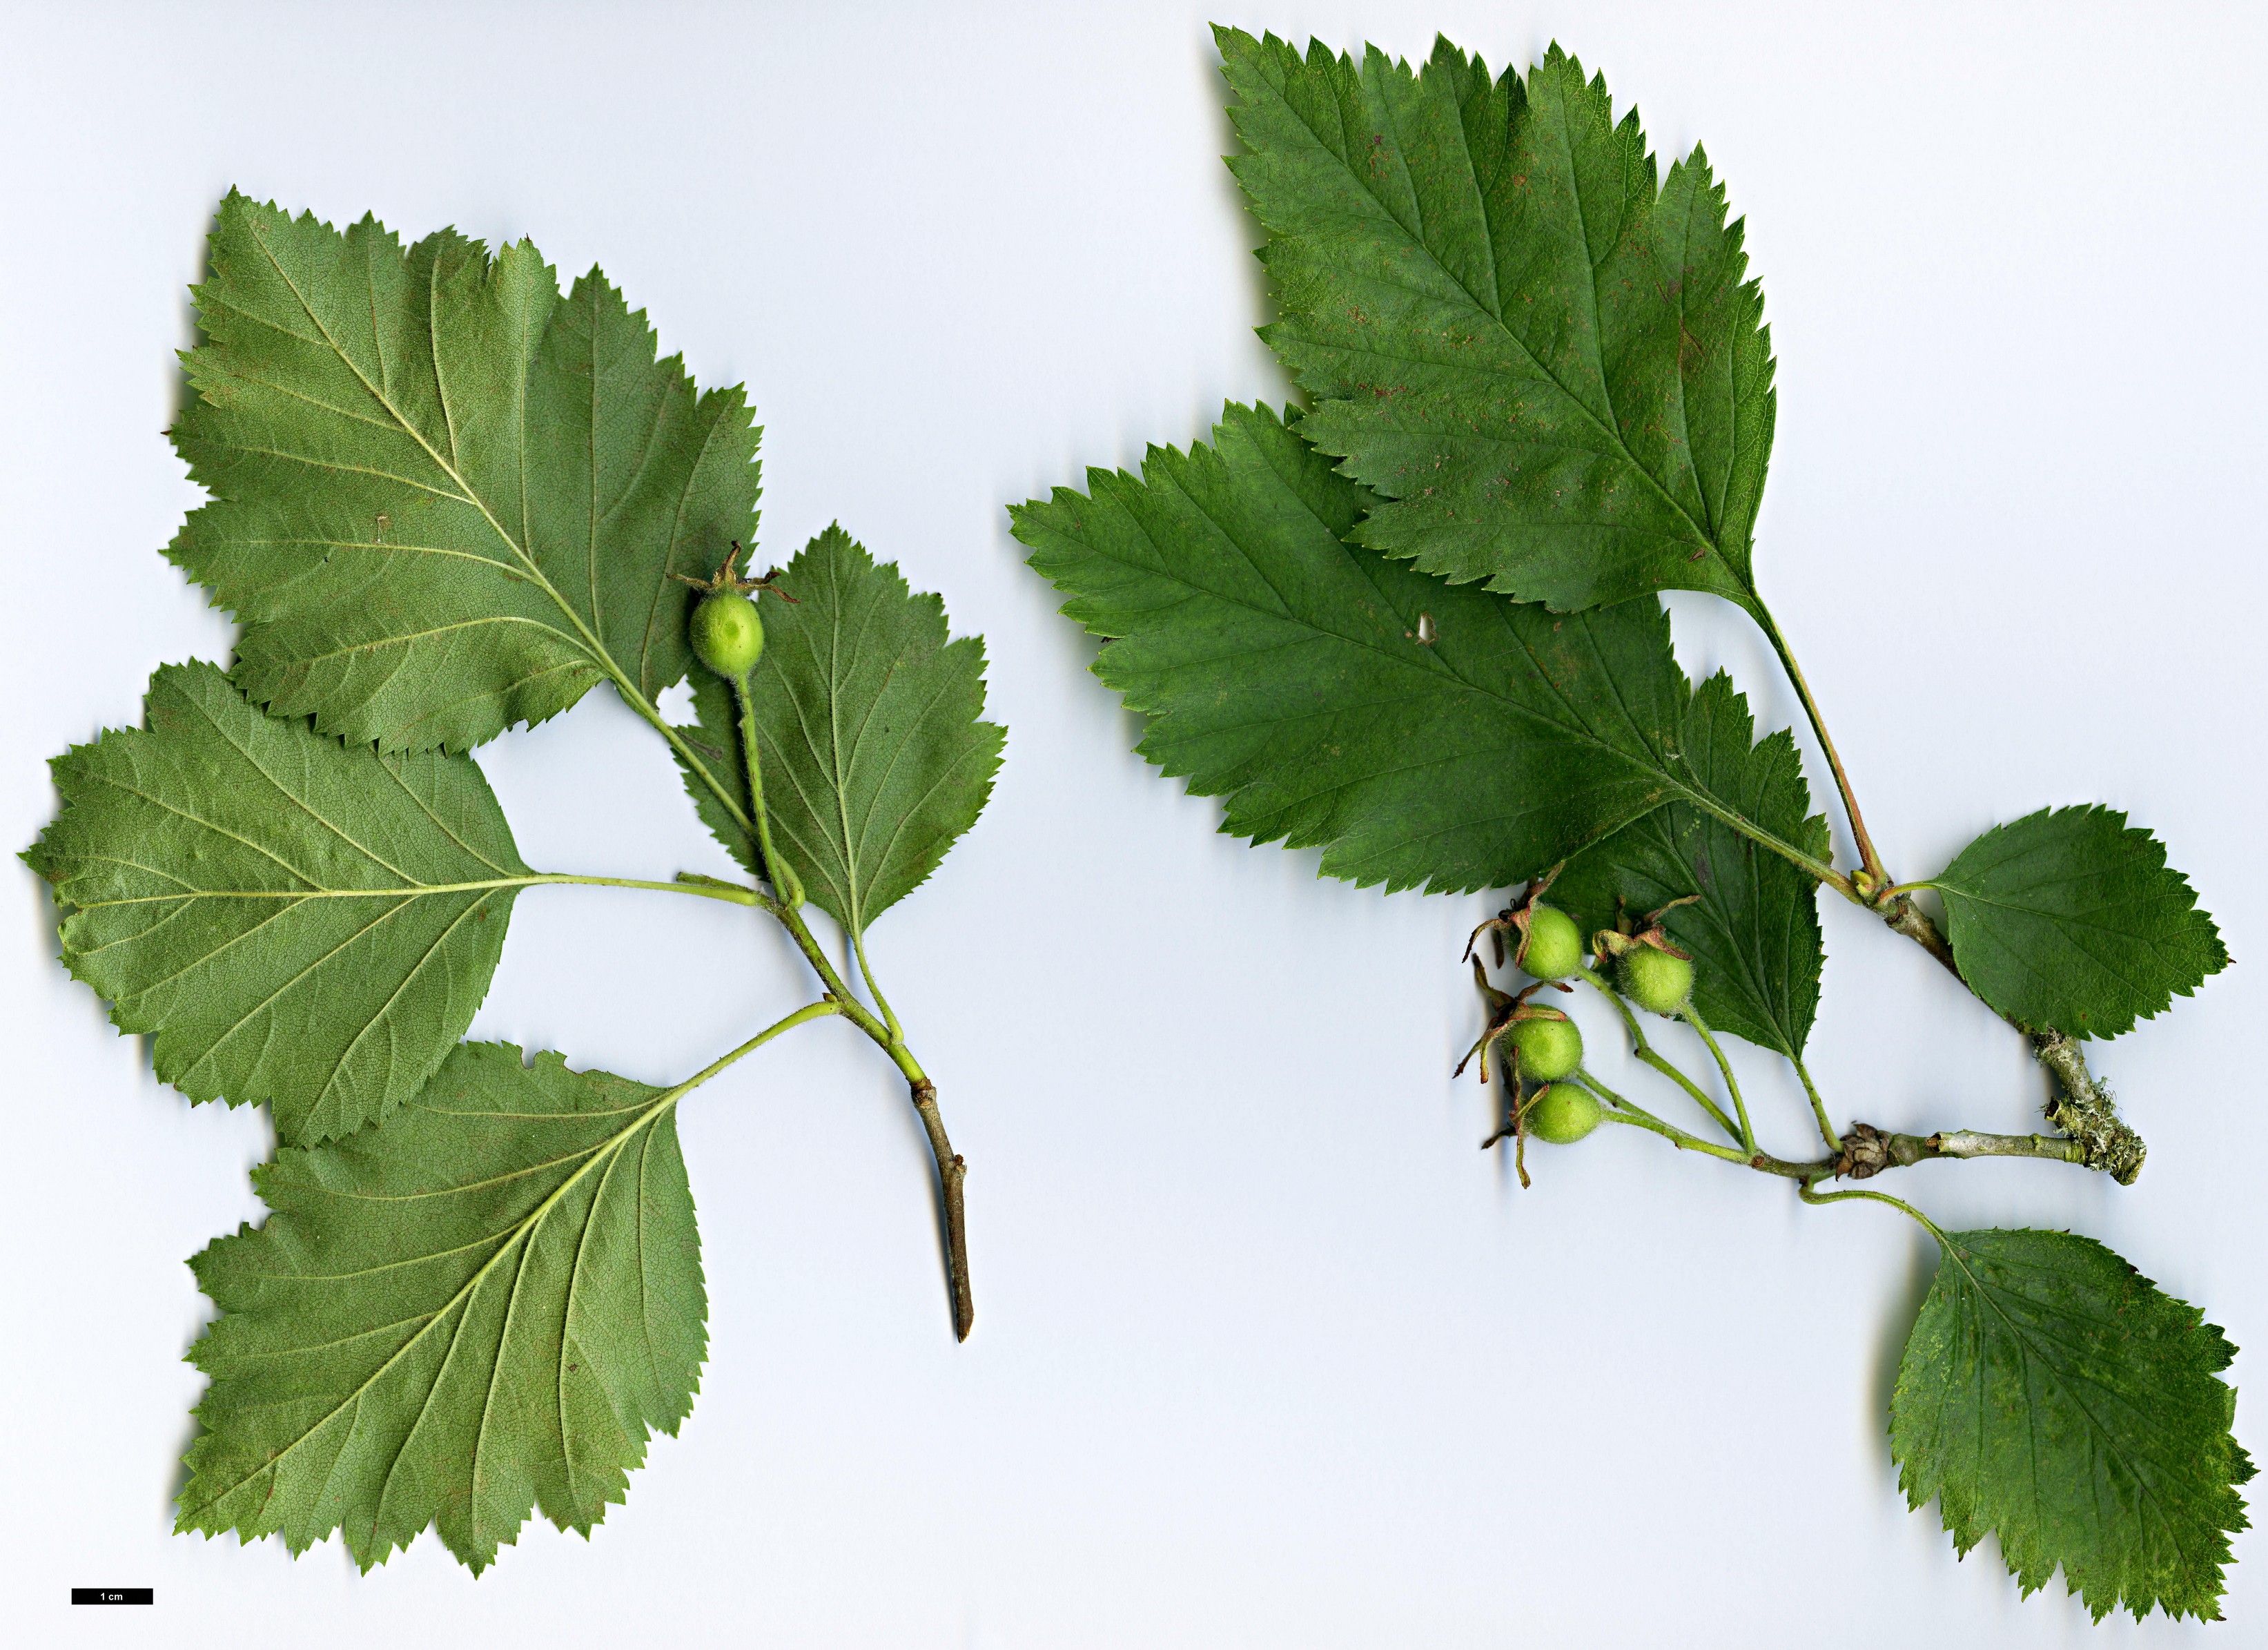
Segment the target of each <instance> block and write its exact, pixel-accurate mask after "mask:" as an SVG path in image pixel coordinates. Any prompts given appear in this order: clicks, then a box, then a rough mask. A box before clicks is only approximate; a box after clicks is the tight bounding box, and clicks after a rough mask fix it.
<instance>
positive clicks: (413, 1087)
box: [24, 663, 536, 1142]
mask: <svg viewBox="0 0 2268 1650" xmlns="http://www.w3.org/2000/svg"><path fill="white" fill-rule="evenodd" d="M145 719H146V721H147V724H148V726H147V727H146V728H145V729H126V730H123V731H120V730H113V731H111V732H108V733H104V734H103V735H102V737H101V738H100V739H99V740H96V741H95V742H94V743H93V744H92V745H81V746H78V747H77V748H73V749H72V750H70V751H69V752H68V753H66V754H65V755H62V756H58V757H57V758H55V762H54V764H53V765H54V770H55V787H56V789H57V790H58V791H59V792H61V793H62V795H63V804H64V806H63V812H62V814H60V815H58V816H57V818H56V819H55V822H54V823H53V824H52V825H50V826H49V827H48V829H47V831H46V833H45V834H44V835H43V836H41V837H40V840H39V842H38V843H36V844H34V845H33V848H32V849H31V850H30V851H28V852H27V853H26V855H25V856H24V857H25V858H26V861H28V862H29V863H30V865H31V866H32V868H33V870H35V871H37V872H38V873H40V875H41V876H44V877H46V878H47V879H48V880H49V881H50V882H52V883H54V885H55V897H56V899H57V900H58V901H59V902H62V903H63V905H64V906H66V907H67V908H70V910H69V915H68V916H67V917H65V919H64V922H63V961H64V962H65V963H66V964H67V965H68V966H69V967H70V970H71V972H72V973H74V974H76V975H77V976H78V977H79V978H80V979H82V980H85V982H86V983H88V984H89V985H91V986H92V987H93V988H94V989H95V991H97V992H99V994H101V995H102V996H104V997H107V998H110V999H111V1001H112V1002H113V1004H114V1007H113V1009H112V1012H111V1018H112V1020H113V1021H114V1023H115V1024H116V1025H117V1027H118V1028H119V1029H120V1030H121V1031H128V1032H144V1033H150V1034H153V1035H154V1037H155V1042H154V1043H153V1045H152V1051H151V1052H152V1060H153V1063H154V1064H155V1065H156V1068H157V1072H158V1076H159V1077H161V1078H163V1079H165V1080H166V1082H169V1083H172V1084H173V1085H174V1086H176V1087H178V1088H180V1090H181V1091H182V1093H184V1094H187V1095H188V1097H189V1098H190V1099H191V1100H193V1101H209V1100H217V1099H222V1098H225V1099H226V1100H227V1101H228V1102H229V1103H230V1104H232V1105H237V1106H244V1105H252V1104H255V1103H258V1102H260V1101H267V1102H269V1104H271V1105H273V1106H274V1108H275V1112H276V1131H277V1132H278V1133H279V1134H280V1135H281V1136H282V1137H283V1138H284V1139H285V1140H288V1141H294V1142H305V1141H314V1140H322V1139H326V1138H330V1137H332V1136H334V1135H341V1134H345V1133H348V1132H350V1131H352V1130H355V1129H357V1128H359V1127H361V1126H362V1125H363V1124H364V1123H368V1122H370V1121H371V1120H372V1119H373V1118H377V1117H380V1116H385V1115H386V1114H387V1112H388V1111H391V1110H392V1109H394V1108H395V1107H396V1106H398V1105H400V1104H401V1102H402V1101H405V1100H408V1099H409V1097H410V1096H412V1095H414V1094H416V1092H417V1091H418V1089H419V1088H421V1087H422V1086H423V1085H424V1082H425V1079H427V1078H429V1077H431V1075H432V1074H433V1072H434V1071H435V1069H436V1068H437V1067H438V1066H439V1065H440V1064H441V1062H442V1060H443V1058H444V1057H446V1056H447V1054H448V1052H449V1050H450V1049H451V1048H452V1047H453V1046H454V1044H455V1043H456V1041H457V1039H458V1038H460V1037H461V1036H462V1035H464V1033H465V1028H466V1026H467V1025H468V1024H469V1023H470V1022H471V1020H472V1018H473V1012H474V1010H475V1009H476V1008H478V1007H479V1006H480V1003H481V998H482V997H483V996H485V995H486V994H487V992H488V988H489V979H490V976H491V975H493V974H494V973H495V972H496V965H497V955H498V954H499V953H501V952H502V950H503V948H504V926H505V924H506V923H507V921H508V920H509V919H510V917H511V915H512V899H513V896H514V895H515V893H516V892H517V891H518V889H519V888H522V887H525V886H526V885H527V884H528V883H529V882H531V881H533V880H536V873H534V872H531V871H530V870H529V869H528V868H527V866H526V865H525V864H523V863H522V862H521V860H520V858H519V851H518V850H517V849H515V848H514V847H513V846H512V832H511V829H509V828H508V827H507V826H506V825H505V823H504V813H503V811H502V810H501V809H500V808H498V807H497V801H496V798H495V796H494V795H492V794H491V793H490V790H489V787H488V782H487V781H486V780H485V779H483V778H482V777H481V770H479V769H478V768H477V767H475V765H474V763H473V761H472V758H471V757H469V756H462V755H457V756H451V755H443V754H442V753H440V752H438V751H427V752H413V753H406V754H400V753H398V754H394V755H379V753H378V752H376V751H374V750H372V749H371V748H368V747H345V748H342V747H341V746H340V745H339V743H338V742H337V741H336V740H329V739H326V738H324V737H323V736H322V735H320V733H315V732H314V731H313V729H311V728H310V727H309V726H307V724H306V721H304V720H300V719H293V720H290V721H286V720H283V719H281V718H275V717H270V716H265V715H262V714H261V711H260V709H259V707H258V706H256V705H254V704H252V703H248V702H247V700H246V699H245V697H244V696H243V695H242V694H240V693H239V692H238V691H237V690H236V689H235V688H233V687H232V686H231V685H230V683H229V681H228V679H227V678H226V677H225V676H223V675H222V674H220V672H219V671H218V670H217V669H216V668H214V667H212V666H210V665H205V664H195V663H193V664H188V665H169V666H167V667H165V668H164V669H162V670H160V671H158V674H157V675H156V676H155V677H153V678H152V679H151V683H150V694H149V698H148V701H147V707H146V716H145Z"/></svg>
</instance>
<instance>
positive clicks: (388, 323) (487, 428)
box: [168, 192, 756, 750]
mask: <svg viewBox="0 0 2268 1650" xmlns="http://www.w3.org/2000/svg"><path fill="white" fill-rule="evenodd" d="M210 260H211V277H210V279H209V280H208V281H206V283H205V284H203V286H201V287H199V288H198V289H197V290H196V299H197V312H198V318H199V320H200V321H201V323H202V324H203V328H204V335H205V342H204V343H203V344H202V345H200V346H199V347H198V348H197V349H195V350H191V351H189V352H188V355H187V356H186V357H184V358H185V360H186V363H187V365H188V376H189V382H190V384H191V386H192V387H194V388H195V391H196V394H195V396H194V397H193V398H192V399H191V400H190V402H189V404H188V407H187V408H186V409H184V411H183V412H182V415H181V417H180V422H179V423H178V424H176V425H175V426H174V430H173V440H174V445H175V446H176V447H178V448H179V450H180V453H181V456H182V457H183V458H184V459H185V460H188V465H189V474H190V475H191V476H192V477H193V478H194V479H195V480H196V481H197V482H201V483H203V485H204V486H205V487H207V488H208V489H210V490H211V492H212V495H213V498H212V502H211V503H210V504H208V505H204V506H203V508H202V509H200V510H197V511H196V512H194V513H193V514H192V515H191V516H190V517H189V519H188V524H187V525H186V526H185V527H183V528H182V530H181V533H180V536H179V537H178V538H176V539H175V540H174V541H173V546H172V548H171V549H170V550H169V551H168V554H169V555H171V556H172V557H173V560H174V561H176V562H178V563H179V564H180V565H181V566H182V567H184V568H186V569H187V570H188V571H189V573H190V574H191V575H192V576H193V577H194V578H196V579H198V580H199V581H200V582H202V583H203V584H205V585H206V586H210V589H211V591H212V593H213V599H214V600H215V601H216V602H217V603H218V604H220V605H221V606H224V607H226V608H232V609H233V610H234V611H235V613H236V614H237V615H238V617H239V618H240V619H241V620H242V621H243V622H244V636H243V639H242V641H241V643H240V644H239V649H238V653H237V670H236V676H237V680H238V681H239V682H240V683H242V684H243V686H244V687H245V688H246V689H247V690H248V691H249V692H250V693H251V695H252V696H253V697H254V698H255V699H257V700H259V701H260V702H261V703H264V704H267V705H268V706H269V708H271V709H272V710H274V711H276V712H278V713H279V714H285V715H294V716H298V715H307V714H312V715H313V717H314V718H315V723H316V726H318V727H319V728H320V729H321V730H322V731H323V732H325V733H336V734H339V735H341V736H342V737H343V738H345V739H347V740H350V741H353V742H357V743H360V742H365V741H375V742H377V743H378V744H379V745H380V746H382V747H383V748H387V749H389V750H396V749H423V748H430V747H432V746H437V745H439V746H446V747H447V748H450V749H452V750H461V749H464V748H468V747H469V746H473V745H477V744H479V743H481V742H482V740H489V739H493V738H494V737H496V735H497V733H501V732H503V731H504V728H506V727H508V726H511V725H512V724H513V723H515V722H522V721H525V722H538V721H541V720H542V719H543V718H546V717H549V716H553V715H556V714H557V713H558V712H559V711H563V710H565V709H566V708H567V707H568V706H569V705H571V704H573V703H575V702H576V701H577V700H578V699H579V698H580V697H581V696H583V694H584V693H585V691H586V690H587V689H589V688H590V687H591V685H592V684H593V682H596V681H600V680H601V679H602V678H611V679H612V680H613V681H615V685H616V687H617V688H618V689H620V690H621V691H622V693H623V695H624V696H625V697H628V698H630V700H631V701H632V702H633V703H634V704H637V705H641V706H642V707H643V708H644V709H646V710H647V711H651V705H652V699H653V697H654V696H655V695H657V694H659V692H661V691H662V689H665V688H667V687H669V686H670V685H671V684H672V683H674V682H675V681H678V680H680V679H681V677H682V676H683V675H684V674H685V673H686V670H687V669H688V667H689V659H690V657H691V655H690V653H689V651H688V648H687V644H686V639H685V621H686V615H687V614H688V613H689V611H690V602H691V600H692V593H691V592H690V591H689V590H688V589H687V587H686V586H683V585H682V584H679V583H677V582H675V581H674V580H673V579H672V578H671V577H670V575H671V574H672V573H673V572H685V573H695V572H699V573H704V574H705V573H707V572H708V571H711V569H713V568H714V567H715V566H716V564H718V562H719V561H721V560H722V559H723V556H724V553H725V547H726V545H727V543H728V541H731V540H733V539H742V540H745V539H747V538H748V537H749V536H750V534H751V533H752V532H753V530H754V527H755V514H754V511H755V497H756V472H755V466H754V464H753V462H752V460H753V459H754V457H755V442H756V432H755V431H754V430H753V429H752V428H751V426H750V423H749V416H748V410H747V405H746V403H745V401H743V399H742V396H741V393H740V391H739V390H738V389H731V390H724V391H716V390H711V391H710V392H708V393H707V394H702V395H698V396H696V394H695V393H694V388H693V386H692V383H691V381H690V380H689V379H687V377H686V376H685V373H684V371H683V366H682V364H681V361H680V360H679V359H678V358H677V357H671V358H670V359H669V360H666V361H659V362H658V361H656V359H655V358H654V357H655V343H654V336H653V333H652V329H651V328H648V327H647V325H646V321H645V316H644V312H643V311H638V312H632V311H631V310H630V309H629V308H628V306H626V305H625V304H624V303H623V301H622V295H621V294H620V293H619V292H617V291H615V289H614V288H613V287H611V286H609V285H608V284H607V282H606V279H605V277H604V276H601V275H600V273H599V272H598V271H597V270H596V269H593V270H592V271H591V273H590V274H588V275H586V276H584V277H583V278H582V279H581V280H579V281H578V282H577V283H576V284H575V288H574V291H572V292H571V294H570V295H569V296H568V297H567V298H566V299H565V300H564V301H562V300H561V298H560V296H559V290H558V284H557V283H556V280H555V278H554V276H553V275H552V272H551V270H550V269H549V268H548V267H547V266H546V265H545V264H544V262H543V261H542V259H541V257H540V256H539V255H538V254H537V253H536V251H535V248H534V247H531V246H530V245H528V244H527V242H526V241H521V242H519V243H518V244H517V245H514V246H510V247H505V248H504V250H503V251H502V252H501V253H499V254H497V255H496V256H495V257H494V258H493V259H491V258H490V257H489V256H488V255H487V254H486V252H485V251H484V250H483V248H482V247H481V245H480V244H479V243H478V242H476V241H470V240H467V239H464V238H463V237H461V236H460V235H458V234H456V233H454V232H450V231H444V232H441V233H439V234H437V235H432V236H429V237H428V238H427V239H423V240H422V241H419V242H418V243H417V244H416V246H414V247H410V248H409V250H408V251H406V252H405V251H403V250H402V248H401V243H400V242H399V241H397V240H396V239H394V236H393V235H391V234H389V233H388V232H387V231H386V230H385V229H384V228H383V227H382V226H381V225H379V224H378V223H377V222H376V221H375V220H373V219H372V218H368V217H365V218H364V219H363V221H362V222H361V223H359V224H357V225H354V226H353V227H352V228H350V229H349V230H348V231H347V232H345V233H344V234H341V233H339V232H336V231H335V230H333V229H332V228H331V227H330V226H329V225H326V224H321V223H318V222H317V221H316V220H315V219H314V218H313V217H308V216H302V217H297V218H293V217H286V216H285V215H284V213H282V212H280V211H278V210H276V209H275V208H274V207H272V206H262V205H259V204H257V203H254V202H252V201H250V200H248V199H247V198H246V197H245V196H243V195H238V194H236V193H234V192H232V193H231V194H230V195H229V196H228V198H227V199H226V200H225V201H224V202H223V203H221V209H220V215H219V218H218V221H217V223H216V225H215V226H214V229H213V236H212V243H211V249H210Z"/></svg>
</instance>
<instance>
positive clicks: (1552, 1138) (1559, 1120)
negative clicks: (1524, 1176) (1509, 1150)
mask: <svg viewBox="0 0 2268 1650" xmlns="http://www.w3.org/2000/svg"><path fill="white" fill-rule="evenodd" d="M1670 961H1673V962H1674V961H1676V959H1675V957H1673V958H1671V959H1670ZM1599 1116H1600V1112H1599V1102H1598V1100H1597V1097H1596V1096H1594V1094H1592V1093H1591V1091H1590V1090H1589V1089H1587V1088H1578V1087H1576V1086H1575V1085H1574V1084H1572V1083H1554V1084H1552V1085H1551V1086H1550V1087H1549V1088H1547V1089H1545V1090H1544V1091H1543V1093H1542V1094H1538V1095H1537V1096H1536V1097H1535V1099H1534V1100H1532V1101H1529V1102H1528V1133H1530V1134H1532V1135H1534V1136H1535V1138H1537V1139H1539V1140H1547V1141H1549V1142H1550V1143H1551V1144H1552V1145H1574V1144H1575V1142H1576V1141H1578V1140H1580V1139H1581V1138H1583V1137H1584V1136H1585V1135H1587V1134H1588V1133H1590V1132H1591V1131H1592V1130H1594V1129H1595V1128H1597V1127H1598V1126H1599Z"/></svg>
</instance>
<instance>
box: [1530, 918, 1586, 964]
mask: <svg viewBox="0 0 2268 1650" xmlns="http://www.w3.org/2000/svg"><path fill="white" fill-rule="evenodd" d="M1520 966H1521V968H1523V969H1527V970H1528V973H1529V974H1530V975H1532V976H1535V978H1536V979H1539V980H1564V979H1565V978H1566V977H1567V976H1569V975H1571V974H1572V973H1573V972H1574V971H1575V970H1576V969H1580V968H1581V967H1582V966H1583V932H1582V930H1580V928H1578V927H1576V926H1575V919H1574V918H1573V917H1570V916H1568V915H1567V913H1566V912H1565V911H1557V910H1552V909H1551V907H1550V906H1549V905H1533V906H1530V907H1529V908H1528V945H1527V947H1526V948H1525V949H1524V950H1522V951H1521V954H1520Z"/></svg>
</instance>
